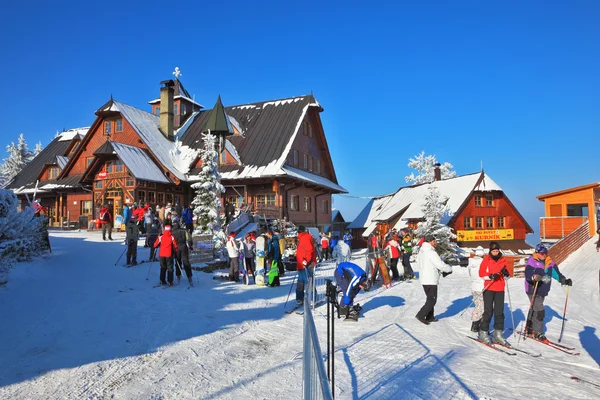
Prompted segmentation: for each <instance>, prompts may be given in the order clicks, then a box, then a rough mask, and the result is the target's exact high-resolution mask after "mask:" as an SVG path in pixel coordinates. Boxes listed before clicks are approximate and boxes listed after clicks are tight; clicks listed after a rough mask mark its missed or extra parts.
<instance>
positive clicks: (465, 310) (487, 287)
mask: <svg viewBox="0 0 600 400" xmlns="http://www.w3.org/2000/svg"><path fill="white" fill-rule="evenodd" d="M493 282H494V281H490V283H488V285H487V286H486V287H484V288H483V290H482V291H481V293H483V292H485V291H486V290H488V289H489V287H490V286H492V283H493ZM473 303H475V298H473V300H471V304H469V306H468V307H467V308H465V309H464V310H463V312H461V313H460V315H459V317H462V316H463V314H464V313H465V312H467V310H468V309H469V308H471V306H472V305H473Z"/></svg>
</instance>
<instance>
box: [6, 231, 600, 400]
mask: <svg viewBox="0 0 600 400" xmlns="http://www.w3.org/2000/svg"><path fill="white" fill-rule="evenodd" d="M114 237H115V238H116V239H117V240H115V241H114V242H103V241H102V239H101V235H100V234H99V233H98V232H92V233H88V232H57V233H52V235H51V241H52V250H53V253H52V254H51V255H48V256H45V257H44V258H41V259H38V260H36V261H34V262H31V263H21V264H17V265H15V267H14V268H13V269H12V270H11V271H10V275H9V282H8V284H7V285H6V286H5V287H0V317H1V321H2V323H1V325H0V326H1V327H0V355H1V356H0V398H1V399H87V398H92V399H97V398H114V399H200V398H202V399H241V398H251V399H299V398H301V393H302V391H301V372H302V365H301V359H300V358H299V357H298V354H299V353H300V352H301V351H302V317H301V316H299V315H297V314H291V315H285V314H284V312H283V304H284V302H285V300H286V297H287V295H288V292H289V289H290V284H291V283H292V280H293V279H294V273H287V274H286V276H285V277H284V278H283V279H282V286H281V287H279V288H265V287H256V286H244V285H238V284H233V283H229V282H225V281H219V280H213V279H212V274H205V273H201V272H196V273H195V274H196V275H195V277H194V281H195V284H196V286H195V287H194V288H191V289H187V284H182V285H180V286H176V287H173V288H169V289H163V288H152V286H153V285H154V284H155V283H157V281H158V265H157V263H153V264H149V263H144V264H142V265H140V266H138V267H134V268H123V267H122V264H123V263H124V261H123V259H121V261H120V262H119V263H118V264H117V265H116V266H115V262H116V261H117V259H118V258H119V255H120V254H121V253H122V252H123V250H124V247H123V245H122V243H121V240H118V239H119V238H121V239H122V238H123V234H115V235H114ZM140 243H141V242H140ZM357 255H358V254H357ZM147 256H148V249H143V248H141V247H140V248H139V256H138V260H141V259H144V258H147ZM598 260H600V254H599V253H596V251H595V247H594V244H593V239H591V240H590V242H588V243H587V244H586V245H584V246H583V248H582V249H580V250H578V251H577V252H576V253H575V254H573V255H572V256H571V257H570V258H569V259H568V260H567V261H566V262H565V263H563V265H562V266H561V270H562V271H563V272H564V274H565V275H566V276H567V277H570V278H572V279H573V282H574V286H573V288H572V290H571V293H570V298H569V305H568V312H567V317H568V322H567V323H566V328H565V335H564V339H563V343H564V344H566V345H569V346H573V347H576V348H577V349H578V350H579V351H580V352H581V355H579V356H571V355H568V354H564V353H561V352H559V351H556V350H553V349H551V348H549V347H547V346H544V345H542V344H539V343H536V342H534V341H532V340H527V341H525V342H523V341H522V340H521V341H520V347H521V348H523V349H526V350H529V351H532V352H540V353H542V357H540V358H532V357H529V356H527V355H522V354H519V355H517V356H507V355H504V354H500V353H498V352H496V351H494V350H491V349H488V348H486V347H484V346H482V345H481V344H479V343H476V342H474V341H472V340H470V339H468V338H467V336H468V335H470V333H469V328H470V310H469V311H467V312H466V313H465V314H464V315H463V316H462V317H461V316H460V314H461V312H462V311H463V310H464V308H465V307H467V306H468V305H469V303H470V302H471V296H470V283H469V278H468V276H467V275H466V270H465V269H462V268H459V267H457V268H455V271H454V274H452V275H450V276H448V277H447V278H444V279H442V281H441V283H440V287H439V298H438V303H437V306H436V315H437V316H438V318H440V321H439V322H437V323H434V324H431V325H429V326H425V325H423V324H421V323H420V322H418V321H417V320H416V319H415V318H414V316H415V314H416V313H417V311H418V309H419V308H420V307H421V306H422V304H423V302H424V294H423V290H422V287H421V285H419V283H418V281H414V282H410V283H400V284H398V285H396V286H394V287H393V288H391V289H387V290H386V289H384V288H378V289H377V290H373V291H371V292H369V293H361V294H360V295H359V296H358V299H357V301H358V302H360V303H361V304H362V305H363V307H364V308H363V316H362V317H361V319H360V321H359V322H357V323H352V322H343V321H341V320H338V321H339V322H337V321H336V355H335V364H336V380H335V382H336V387H335V391H336V397H337V398H339V399H367V398H368V399H467V398H483V399H522V398H529V399H549V398H553V399H554V398H556V399H562V398H564V399H567V398H569V399H593V398H598V395H600V391H599V390H598V389H597V388H595V387H594V386H591V385H589V384H586V383H581V382H575V381H573V380H572V379H570V377H571V376H577V377H579V378H582V379H587V380H590V381H592V382H596V383H600V373H599V372H600V369H599V366H600V340H599V335H598V333H597V332H596V328H597V327H598V326H599V325H600V324H599V322H600V312H599V302H600V296H599V293H598V264H599V262H598ZM356 262H357V263H358V264H359V265H362V266H364V259H363V258H357V260H356ZM150 266H151V268H152V270H151V271H150V279H149V280H146V275H147V273H148V268H149V267H150ZM509 288H510V295H511V299H512V306H513V311H514V314H513V315H514V320H515V324H517V325H519V324H521V323H522V322H523V321H524V319H525V315H526V313H527V307H528V302H527V297H526V296H525V294H524V291H523V280H522V279H514V280H511V281H510V284H509ZM565 294H566V290H565V288H563V287H561V286H560V285H559V284H557V283H556V282H554V283H553V288H552V290H551V292H550V295H549V297H548V298H547V299H546V306H547V307H546V313H547V317H546V320H547V322H548V323H547V329H548V331H547V334H548V337H549V338H550V339H551V340H557V339H558V335H559V332H560V326H561V322H562V311H563V307H564V301H565ZM293 297H294V294H293V293H292V300H293ZM324 308H325V307H324V306H321V307H318V308H317V310H316V312H315V318H316V323H317V329H318V332H319V334H320V335H321V339H322V343H323V344H324V343H325V329H326V321H325V318H324V317H323V312H324ZM506 315H507V319H506V332H505V333H506V335H507V336H508V337H509V340H510V341H511V342H512V343H513V344H516V343H517V338H516V337H515V335H513V332H512V330H511V329H510V328H511V327H512V321H511V319H510V314H509V310H508V304H507V305H506Z"/></svg>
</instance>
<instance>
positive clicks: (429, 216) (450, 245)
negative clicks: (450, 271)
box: [416, 185, 458, 263]
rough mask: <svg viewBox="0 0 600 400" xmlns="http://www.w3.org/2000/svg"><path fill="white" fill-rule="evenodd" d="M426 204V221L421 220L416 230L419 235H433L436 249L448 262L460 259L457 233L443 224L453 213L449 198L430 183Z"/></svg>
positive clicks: (424, 211) (424, 208)
mask: <svg viewBox="0 0 600 400" xmlns="http://www.w3.org/2000/svg"><path fill="white" fill-rule="evenodd" d="M427 189H428V192H427V196H426V197H425V204H424V205H423V209H422V211H423V216H424V217H425V221H423V222H420V223H419V226H418V228H417V231H416V235H417V237H425V236H427V235H433V236H435V238H436V241H437V247H436V251H437V253H438V254H439V255H440V257H442V258H443V259H444V260H445V261H446V262H447V263H454V262H457V261H458V246H457V244H456V242H453V240H454V239H456V235H455V234H454V233H452V229H451V228H450V227H449V226H448V225H445V224H443V223H442V222H446V221H449V220H450V217H451V216H452V214H451V213H450V211H449V210H448V207H447V205H446V202H447V201H448V199H447V198H445V197H443V196H442V195H441V193H440V191H439V189H438V188H437V187H435V185H429V188H427Z"/></svg>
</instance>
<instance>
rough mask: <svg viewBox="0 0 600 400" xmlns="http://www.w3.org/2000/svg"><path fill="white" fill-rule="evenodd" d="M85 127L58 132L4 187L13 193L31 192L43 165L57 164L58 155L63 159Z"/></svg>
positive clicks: (85, 130) (85, 129)
mask: <svg viewBox="0 0 600 400" xmlns="http://www.w3.org/2000/svg"><path fill="white" fill-rule="evenodd" d="M87 129H88V128H76V129H69V130H67V131H64V132H62V133H61V134H59V136H57V137H55V138H54V139H53V140H52V141H51V142H50V143H49V144H48V146H46V147H45V148H44V149H43V150H42V151H41V152H40V154H38V155H37V156H36V157H35V158H34V159H33V160H31V162H29V164H27V165H26V166H25V168H23V170H22V171H21V172H19V174H17V176H15V178H14V179H13V180H12V182H11V183H10V184H9V185H8V186H7V187H6V189H11V190H13V191H14V192H15V193H32V192H33V191H34V189H35V183H36V181H37V178H38V176H39V175H40V173H41V172H42V170H43V169H44V168H45V166H46V165H54V164H57V162H58V157H63V158H61V160H64V158H65V153H66V152H67V150H68V149H69V147H70V146H71V142H72V141H73V140H79V139H80V138H81V137H82V136H84V135H85V133H86V132H87ZM59 167H60V168H64V165H63V166H62V167H61V166H60V165H59ZM40 188H41V186H40V185H38V190H40Z"/></svg>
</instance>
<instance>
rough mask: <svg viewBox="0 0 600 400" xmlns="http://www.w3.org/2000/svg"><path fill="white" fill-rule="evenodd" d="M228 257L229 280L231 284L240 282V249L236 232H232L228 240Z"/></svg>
mask: <svg viewBox="0 0 600 400" xmlns="http://www.w3.org/2000/svg"><path fill="white" fill-rule="evenodd" d="M225 247H226V248H227V255H228V256H229V280H230V281H231V282H239V281H240V264H239V257H240V248H239V245H238V243H237V242H236V241H235V232H231V233H230V234H229V237H228V238H227V244H226V245H225Z"/></svg>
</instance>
